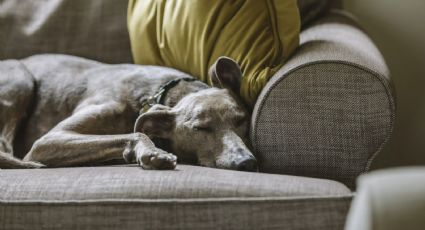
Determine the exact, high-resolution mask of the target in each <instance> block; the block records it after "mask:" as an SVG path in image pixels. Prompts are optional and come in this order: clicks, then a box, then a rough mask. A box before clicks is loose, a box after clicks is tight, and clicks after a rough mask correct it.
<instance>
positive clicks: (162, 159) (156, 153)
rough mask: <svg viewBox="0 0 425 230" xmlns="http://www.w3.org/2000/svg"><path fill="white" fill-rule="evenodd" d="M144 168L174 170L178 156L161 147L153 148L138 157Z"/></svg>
mask: <svg viewBox="0 0 425 230" xmlns="http://www.w3.org/2000/svg"><path fill="white" fill-rule="evenodd" d="M137 163H139V165H140V166H141V167H142V168H143V169H157V170H172V169H175V168H176V165H177V157H176V156H175V155H173V154H171V153H167V152H165V151H163V150H161V149H153V150H152V151H149V152H148V153H144V154H142V155H140V156H138V157H137Z"/></svg>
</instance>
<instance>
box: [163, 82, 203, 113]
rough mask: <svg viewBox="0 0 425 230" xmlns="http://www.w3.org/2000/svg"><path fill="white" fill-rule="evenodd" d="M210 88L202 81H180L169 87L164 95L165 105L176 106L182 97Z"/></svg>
mask: <svg viewBox="0 0 425 230" xmlns="http://www.w3.org/2000/svg"><path fill="white" fill-rule="evenodd" d="M208 88H210V87H209V86H208V85H207V84H205V83H203V82H201V81H192V82H188V81H180V82H179V83H178V84H177V85H176V86H174V87H173V88H171V89H169V90H168V91H167V93H166V94H165V96H164V105H166V106H169V107H174V106H175V105H176V104H177V103H178V102H179V101H180V100H181V99H182V98H184V97H185V96H187V95H188V94H190V93H195V92H198V91H201V90H203V89H208Z"/></svg>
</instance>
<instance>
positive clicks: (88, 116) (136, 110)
mask: <svg viewBox="0 0 425 230" xmlns="http://www.w3.org/2000/svg"><path fill="white" fill-rule="evenodd" d="M209 75H210V80H211V82H212V84H213V86H214V87H209V86H208V85H206V84H204V83H202V82H200V81H195V80H194V79H193V78H192V77H191V76H189V75H187V74H185V73H182V72H179V71H177V70H174V69H170V68H164V67H156V66H139V65H131V64H120V65H108V64H102V63H99V62H95V61H91V60H87V59H84V58H78V57H71V56H66V55H36V56H31V57H29V58H26V59H23V60H20V61H18V60H7V61H2V62H0V168H39V167H46V166H47V167H66V166H79V165H94V164H99V163H105V162H110V161H112V160H117V159H123V158H124V159H125V161H126V162H128V163H131V162H137V163H138V164H139V165H140V166H141V167H142V168H144V169H174V168H175V167H176V163H177V159H179V162H183V163H190V164H199V165H202V166H207V167H216V168H224V169H234V170H244V171H256V170H257V163H256V159H255V157H254V156H253V154H252V153H251V151H250V150H249V148H248V147H247V145H246V143H247V140H246V135H247V129H248V125H249V114H248V112H247V110H246V109H245V108H244V106H243V104H242V103H241V101H240V100H238V98H237V96H236V95H238V92H239V87H240V79H241V75H242V74H241V70H240V68H239V66H238V64H237V63H235V61H233V60H232V59H230V58H227V57H220V58H219V59H218V60H217V61H216V62H215V64H214V65H213V66H212V67H211V69H210V72H209ZM21 159H22V160H21Z"/></svg>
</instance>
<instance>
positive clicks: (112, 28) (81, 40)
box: [0, 0, 132, 63]
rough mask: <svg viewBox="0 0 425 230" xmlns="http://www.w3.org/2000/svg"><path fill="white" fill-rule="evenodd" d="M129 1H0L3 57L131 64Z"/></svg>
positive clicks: (0, 34)
mask: <svg viewBox="0 0 425 230" xmlns="http://www.w3.org/2000/svg"><path fill="white" fill-rule="evenodd" d="M126 20H127V1H125V0H123V1H116V0H102V1H87V0H43V1H16V0H2V1H0V31H1V32H0V45H1V48H0V59H12V58H13V59H15V58H16V59H18V58H24V57H27V56H30V55H33V54H39V53H62V54H72V55H76V56H81V57H86V58H90V59H95V60H98V61H102V62H107V63H128V62H132V58H131V51H130V42H129V37H128V32H127V26H126Z"/></svg>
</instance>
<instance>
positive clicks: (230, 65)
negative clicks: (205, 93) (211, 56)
mask: <svg viewBox="0 0 425 230" xmlns="http://www.w3.org/2000/svg"><path fill="white" fill-rule="evenodd" d="M209 76H210V80H211V84H212V85H213V86H214V87H217V88H227V89H230V90H232V91H233V92H234V93H236V94H237V95H239V89H240V87H241V78H242V71H241V68H240V67H239V65H238V63H236V61H234V60H233V59H231V58H229V57H219V58H218V59H217V61H216V62H215V63H214V64H213V65H212V66H211V68H210V71H209Z"/></svg>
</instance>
